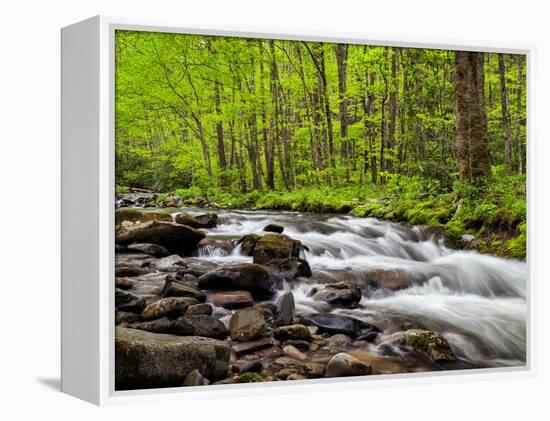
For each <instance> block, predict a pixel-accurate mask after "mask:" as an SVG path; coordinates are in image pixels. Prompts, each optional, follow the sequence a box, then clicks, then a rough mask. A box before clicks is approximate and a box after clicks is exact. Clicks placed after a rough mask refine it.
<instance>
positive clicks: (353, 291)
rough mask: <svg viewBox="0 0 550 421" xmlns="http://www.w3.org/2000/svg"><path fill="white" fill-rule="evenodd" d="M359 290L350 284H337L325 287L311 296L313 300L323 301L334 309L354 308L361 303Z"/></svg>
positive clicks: (356, 286)
mask: <svg viewBox="0 0 550 421" xmlns="http://www.w3.org/2000/svg"><path fill="white" fill-rule="evenodd" d="M361 297H362V293H361V288H360V287H359V286H358V285H356V284H354V283H351V282H337V283H334V284H328V285H326V286H325V287H324V288H323V289H322V290H321V291H318V292H316V293H315V294H314V295H313V299H314V300H317V301H324V302H325V303H329V304H330V305H332V306H335V307H347V308H355V307H357V305H358V304H359V301H361Z"/></svg>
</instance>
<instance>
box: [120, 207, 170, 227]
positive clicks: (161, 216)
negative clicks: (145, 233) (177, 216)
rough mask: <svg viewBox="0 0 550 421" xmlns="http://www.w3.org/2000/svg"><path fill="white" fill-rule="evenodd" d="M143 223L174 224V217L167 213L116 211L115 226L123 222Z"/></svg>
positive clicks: (131, 209)
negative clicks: (160, 222)
mask: <svg viewBox="0 0 550 421" xmlns="http://www.w3.org/2000/svg"><path fill="white" fill-rule="evenodd" d="M124 221H128V222H131V223H134V224H135V223H143V222H149V221H164V222H172V215H170V214H169V213H167V212H146V211H142V210H140V209H133V208H122V209H117V210H116V211H115V225H116V226H118V225H120V224H122V222H124Z"/></svg>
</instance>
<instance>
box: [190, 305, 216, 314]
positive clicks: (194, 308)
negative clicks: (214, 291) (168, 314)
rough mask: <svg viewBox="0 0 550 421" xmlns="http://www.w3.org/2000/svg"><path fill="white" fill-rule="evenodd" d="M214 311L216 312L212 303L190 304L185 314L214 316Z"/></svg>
mask: <svg viewBox="0 0 550 421" xmlns="http://www.w3.org/2000/svg"><path fill="white" fill-rule="evenodd" d="M213 312H214V309H213V308H212V306H211V305H210V304H206V303H202V304H193V305H190V306H189V307H188V308H187V310H186V311H185V315H186V316H198V315H204V316H212V313H213Z"/></svg>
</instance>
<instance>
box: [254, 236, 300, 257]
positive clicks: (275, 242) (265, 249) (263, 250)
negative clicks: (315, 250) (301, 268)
mask: <svg viewBox="0 0 550 421" xmlns="http://www.w3.org/2000/svg"><path fill="white" fill-rule="evenodd" d="M303 248H304V247H303V245H302V243H301V242H300V241H298V240H294V239H292V238H290V237H288V236H286V235H282V234H266V235H264V236H262V237H261V238H260V239H259V240H258V241H257V242H256V245H255V247H254V252H253V262H254V263H258V264H264V263H267V262H269V261H271V260H275V259H288V258H290V257H300V253H301V252H302V251H303Z"/></svg>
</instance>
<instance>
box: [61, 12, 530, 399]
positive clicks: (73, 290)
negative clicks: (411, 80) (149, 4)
mask: <svg viewBox="0 0 550 421" xmlns="http://www.w3.org/2000/svg"><path fill="white" fill-rule="evenodd" d="M117 29H120V30H142V31H150V32H151V31H153V32H154V31H158V32H174V33H183V34H186V33H187V34H204V35H221V36H224V35H225V36H238V37H243V36H244V37H250V38H274V39H295V40H306V41H307V40H315V41H323V42H347V43H354V44H368V45H384V46H401V47H416V48H435V49H451V50H472V51H489V52H500V53H519V54H526V55H527V63H528V64H527V139H528V140H527V148H528V149H527V161H528V162H527V172H528V180H529V182H528V219H529V222H528V250H531V249H532V248H531V245H532V244H534V240H533V234H534V233H535V231H534V230H532V229H531V227H532V226H533V224H536V215H535V213H534V198H533V195H532V194H531V192H532V191H534V187H533V186H534V180H533V179H532V177H531V176H530V175H531V174H533V169H532V168H531V167H532V166H533V165H534V162H533V161H534V160H533V159H532V158H533V156H536V155H535V146H536V145H533V139H534V136H533V115H532V114H533V113H532V109H531V106H532V104H533V94H534V90H533V82H534V76H535V74H534V73H535V72H534V59H535V53H536V49H535V46H534V45H525V44H521V45H512V44H510V43H498V42H486V41H468V42H467V43H464V41H458V40H452V39H445V40H441V39H437V40H434V39H421V38H418V37H413V38H414V39H413V40H412V41H411V39H410V38H408V37H407V38H404V37H400V36H386V35H383V36H380V35H372V34H362V33H344V32H333V31H325V30H314V31H313V30H304V29H296V28H280V27H279V28H265V27H261V28H260V27H255V26H244V25H218V24H216V25H213V24H211V23H203V24H199V23H197V22H192V23H189V24H187V25H185V24H182V22H170V21H158V20H157V21H154V20H149V19H147V20H146V21H144V20H140V19H127V18H115V17H107V16H96V17H94V18H91V19H88V20H85V21H82V22H79V23H76V24H74V25H71V26H68V27H66V28H63V29H62V92H61V96H62V124H61V126H62V204H61V205H62V206H61V207H62V321H61V327H62V358H61V366H62V377H61V390H62V391H63V392H65V393H68V394H71V395H73V396H76V397H79V398H81V399H84V400H86V401H89V402H92V403H95V404H99V405H103V404H122V403H140V402H144V401H147V402H151V401H155V402H159V401H181V400H182V398H185V399H210V398H212V397H216V396H218V397H220V396H222V395H223V397H233V396H234V397H237V396H238V397H243V393H244V394H245V396H254V395H264V394H265V393H266V392H268V393H270V394H272V395H280V394H289V393H295V392H297V391H301V392H305V391H307V392H321V391H325V392H326V391H331V390H335V389H339V390H344V389H348V388H349V389H352V388H353V389H355V388H357V386H358V385H361V387H364V388H370V387H387V386H404V385H407V386H414V385H419V384H423V385H425V384H442V383H451V382H452V383H456V382H466V381H481V380H497V379H504V378H517V377H521V378H525V377H533V376H535V375H536V369H535V362H536V358H535V357H536V355H535V353H534V349H535V347H534V343H535V341H534V337H533V332H534V328H535V323H534V320H533V317H532V316H533V314H535V313H534V311H535V308H534V307H535V306H534V302H533V300H532V297H533V296H535V293H536V291H535V287H536V285H535V284H534V282H532V279H531V276H532V270H529V279H528V283H527V291H528V300H527V308H528V312H527V313H528V314H527V363H526V366H524V367H516V368H493V369H478V370H459V371H451V372H449V371H447V372H430V373H407V374H393V375H375V376H367V377H355V378H336V379H318V380H317V379H316V380H304V381H295V382H272V383H263V384H242V385H220V386H209V387H208V388H168V389H148V390H136V391H119V392H116V391H114V294H113V291H114V33H115V30H117ZM75 68H76V69H78V72H76V71H75ZM77 228H78V229H77ZM528 255H529V261H528V263H529V267H530V268H532V267H534V262H533V253H529V254H528ZM83 268H86V269H87V270H86V271H83ZM82 297H84V300H82ZM79 298H80V299H79ZM472 376H473V377H472ZM197 392H198V393H197Z"/></svg>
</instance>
